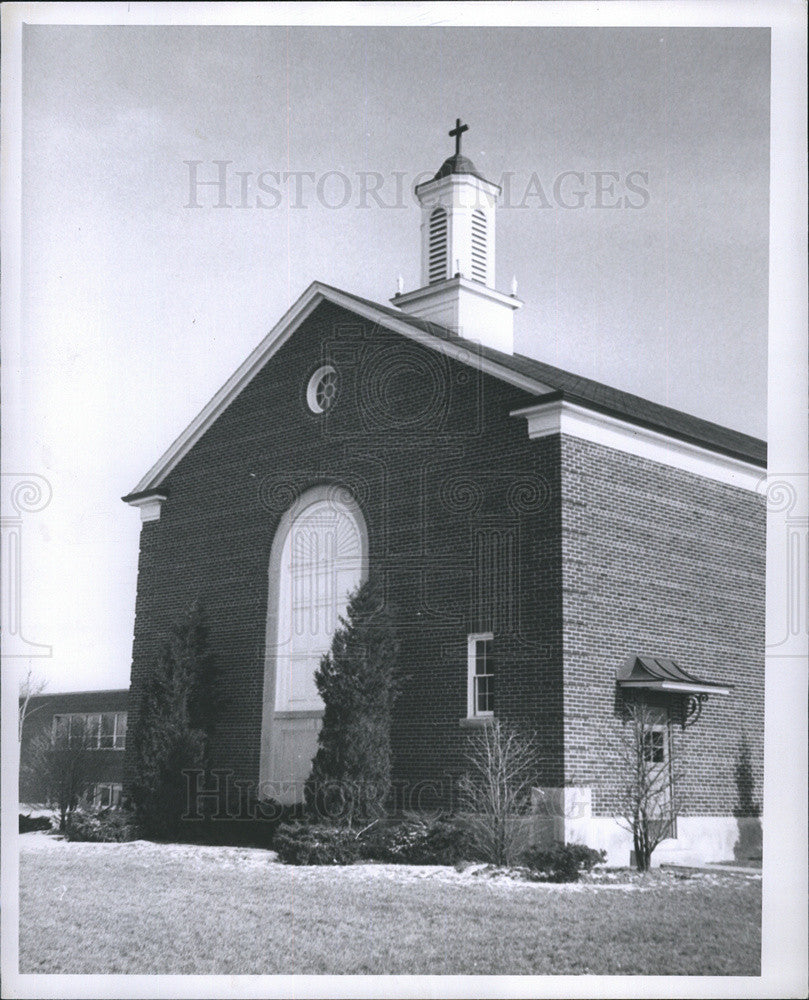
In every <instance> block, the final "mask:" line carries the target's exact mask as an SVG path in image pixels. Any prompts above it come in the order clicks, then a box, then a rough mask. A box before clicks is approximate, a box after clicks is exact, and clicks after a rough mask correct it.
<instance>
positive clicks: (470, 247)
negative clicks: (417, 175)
mask: <svg viewBox="0 0 809 1000" xmlns="http://www.w3.org/2000/svg"><path fill="white" fill-rule="evenodd" d="M468 128H469V126H468V125H462V124H461V120H460V119H456V122H455V128H454V129H451V130H450V133H449V134H450V136H451V137H453V138H454V139H455V153H454V155H453V156H450V157H448V158H447V159H446V160H444V162H443V163H442V164H441V167H440V169H439V170H438V172H437V173H436V174H435V176H434V177H433V178H432V180H429V181H426V182H424V183H423V184H419V185H418V186H417V187H416V197H417V198H418V200H419V204H420V205H421V287H420V288H417V289H416V290H415V291H412V292H404V293H399V294H397V295H396V296H394V298H393V299H391V302H392V303H393V304H394V305H395V306H397V307H398V308H399V309H401V310H402V311H403V312H406V313H408V314H409V315H411V316H418V317H420V318H422V319H426V320H430V321H432V322H434V323H440V324H441V325H442V326H446V327H448V328H449V329H451V330H452V331H453V332H454V333H457V334H458V335H459V336H461V337H466V338H467V339H468V340H471V341H475V342H477V343H480V344H485V345H486V346H488V347H493V348H496V349H497V350H499V351H504V352H505V353H506V354H512V353H513V352H514V312H515V310H517V309H519V308H520V306H521V305H522V302H520V300H519V299H518V298H517V297H516V296H515V295H505V294H504V293H503V292H498V291H497V290H496V289H495V287H494V283H495V268H494V264H495V254H494V248H495V241H494V236H495V209H496V206H497V198H498V196H499V195H500V187H499V186H498V185H497V184H493V183H492V182H491V181H487V180H486V178H485V177H483V175H482V174H481V173H479V172H478V170H477V168H476V167H475V165H474V163H473V162H472V161H471V160H470V159H469V158H468V157H466V156H464V155H463V154H462V153H461V137H462V135H463V133H464V132H466V131H468Z"/></svg>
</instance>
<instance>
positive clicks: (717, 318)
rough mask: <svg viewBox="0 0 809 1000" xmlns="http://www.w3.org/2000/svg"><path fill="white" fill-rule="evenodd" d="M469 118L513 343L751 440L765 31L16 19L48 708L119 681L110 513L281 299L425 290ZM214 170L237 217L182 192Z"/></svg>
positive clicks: (762, 362)
mask: <svg viewBox="0 0 809 1000" xmlns="http://www.w3.org/2000/svg"><path fill="white" fill-rule="evenodd" d="M456 116H461V117H462V118H463V119H464V121H466V122H467V123H468V124H469V127H470V128H469V131H468V132H467V133H466V135H465V136H464V153H466V154H467V155H468V156H470V157H471V158H472V160H473V161H474V162H475V164H476V165H477V167H478V170H479V171H480V172H481V173H483V174H484V175H485V176H486V177H488V178H490V179H492V180H494V181H500V182H501V183H502V181H501V178H503V176H504V175H506V183H507V188H508V190H507V192H506V193H507V196H508V201H509V203H508V204H507V205H504V206H503V207H502V208H501V209H500V211H499V214H498V220H497V272H498V274H497V285H498V287H499V288H500V289H501V290H504V291H508V290H509V288H510V283H511V278H512V275H516V277H517V279H518V282H519V295H520V297H521V298H522V299H524V300H525V306H524V308H523V309H522V310H521V312H520V313H518V314H517V318H516V344H515V346H516V350H518V351H520V352H522V353H524V354H528V355H532V356H534V357H537V358H540V359H542V360H545V361H549V362H551V363H553V364H556V365H558V366H560V367H563V368H566V369H569V370H570V371H574V372H578V373H581V374H583V375H586V376H589V377H591V378H596V379H598V380H600V381H603V382H606V383H609V384H611V385H614V386H617V387H619V388H621V389H625V390H628V391H631V392H635V393H638V394H640V395H642V396H645V397H647V398H649V399H653V400H656V401H658V402H661V403H666V404H668V405H671V406H675V407H677V408H679V409H682V410H685V411H687V412H690V413H693V414H696V415H698V416H701V417H705V418H707V419H709V420H714V421H716V422H718V423H722V424H726V425H727V426H730V427H734V428H736V429H738V430H741V431H745V432H747V433H750V434H754V435H757V436H764V433H765V426H766V386H767V375H766V361H767V353H766V349H767V259H768V257H767V254H768V250H767V230H768V164H769V137H768V122H769V34H768V32H767V31H766V30H764V29H719V30H717V29H668V30H666V29H559V28H555V29H530V28H524V27H523V28H514V29H498V30H492V29H429V30H428V29H423V30H420V29H401V28H389V29H367V28H365V29H363V28H354V29H348V28H345V29H340V28H323V29H320V28H317V29H309V28H294V27H293V28H289V29H286V28H235V27H234V28H222V27H209V28H198V27H194V28H186V27H152V28H131V27H128V28H124V27H50V26H33V27H27V28H26V29H25V33H24V39H23V177H24V183H23V229H22V232H23V317H22V333H23V359H22V360H23V379H22V389H23V397H22V399H21V403H22V405H23V407H24V412H25V413H26V428H25V432H24V433H25V435H26V440H25V441H24V442H23V444H24V447H25V449H26V454H28V455H30V456H31V470H30V471H33V472H37V473H39V474H40V475H44V476H45V477H47V479H48V480H49V482H50V484H51V486H52V489H53V499H52V501H51V503H50V505H49V506H48V508H47V509H46V510H44V511H42V512H41V513H39V514H37V515H36V517H33V516H32V517H31V518H30V519H29V522H26V525H25V528H26V531H27V534H26V536H25V539H24V544H25V550H26V562H25V567H24V570H25V574H24V578H23V586H24V593H25V595H26V596H25V603H24V606H23V619H24V621H23V627H24V631H25V634H26V637H27V638H28V639H29V640H30V641H38V642H43V643H49V644H51V645H52V646H53V657H52V659H50V660H41V661H39V662H38V663H37V668H38V669H40V672H41V673H43V674H46V675H47V676H48V678H49V689H50V690H53V691H55V690H68V689H82V688H93V687H116V686H127V685H128V680H129V666H130V656H131V637H132V627H133V616H134V602H135V587H136V570H137V554H138V533H139V528H140V522H139V515H138V512H137V511H136V510H133V509H131V508H129V507H127V506H125V505H124V504H122V503H121V502H120V500H119V497H120V496H121V495H122V494H124V493H126V492H128V491H129V490H130V489H131V488H132V487H133V486H134V484H135V483H136V482H137V481H138V480H139V479H140V478H141V476H142V475H143V473H144V472H145V471H146V470H147V469H148V468H149V467H150V466H151V465H152V464H153V463H154V462H155V460H156V459H157V458H158V457H159V456H160V454H161V453H162V452H163V451H164V449H165V448H166V447H167V446H168V445H169V444H170V443H171V441H172V440H173V439H174V438H175V437H176V436H177V435H178V434H179V433H180V432H181V431H182V430H183V428H184V427H185V426H186V424H187V423H189V422H190V421H191V419H192V418H193V417H194V416H195V415H196V413H197V412H198V411H199V410H200V409H201V408H202V406H203V405H204V404H205V403H206V402H207V401H208V399H209V398H210V397H211V396H212V395H213V394H214V392H215V391H216V390H217V389H218V388H219V387H220V386H221V384H222V383H223V382H224V381H225V380H226V378H227V377H228V376H229V375H230V374H231V373H232V371H233V370H234V369H235V368H236V367H237V366H238V365H239V364H240V362H241V361H242V360H243V359H244V357H245V356H246V355H247V354H248V353H249V352H250V350H252V348H253V347H254V346H255V345H256V344H257V343H258V341H259V340H260V339H261V338H262V336H263V335H264V334H265V333H266V332H267V331H268V330H269V329H270V328H271V327H272V326H273V325H274V324H275V322H276V321H277V320H278V318H279V317H280V316H281V315H282V313H283V312H284V311H285V310H286V309H287V307H288V306H289V305H290V304H291V303H292V302H293V301H294V300H295V299H296V298H297V297H298V296H299V295H300V294H301V292H303V291H304V289H305V288H306V287H307V286H308V285H309V284H310V282H311V281H313V280H320V281H324V282H328V283H330V284H334V285H337V286H339V287H342V288H345V289H346V290H348V291H351V292H355V293H358V294H360V295H363V296H366V297H368V298H371V299H375V300H377V301H380V302H386V301H387V300H388V298H389V297H390V296H391V295H393V293H394V292H395V290H396V279H397V276H398V275H399V274H401V275H402V276H403V278H404V284H405V288H406V289H408V290H409V289H412V288H414V287H417V285H418V283H419V282H418V278H419V221H420V219H419V211H418V207H417V205H416V203H415V201H414V200H413V198H412V187H413V183H414V182H415V181H416V180H418V179H423V178H419V175H420V174H422V173H423V172H430V173H432V172H434V171H435V170H437V168H438V167H439V165H440V164H441V162H442V160H443V159H444V158H445V157H446V156H447V155H449V154H450V153H451V151H452V140H450V139H449V137H448V136H447V131H448V130H449V128H450V127H451V126H452V125H453V124H454V120H455V118H456ZM187 161H196V162H197V163H198V166H196V167H195V168H192V167H189V164H188V162H187ZM215 161H226V163H227V166H226V167H222V168H221V169H222V170H224V171H225V174H224V176H225V181H226V184H225V191H224V198H223V200H224V202H226V204H227V205H228V206H230V207H218V203H219V201H220V192H219V189H218V188H216V187H214V186H211V185H208V186H199V187H197V188H193V186H192V185H191V175H190V171H191V170H192V169H196V171H197V174H196V176H197V179H198V180H214V179H216V178H217V177H218V176H219V174H218V171H219V170H220V167H218V166H217V165H216V162H215ZM285 171H286V172H292V173H293V174H294V175H295V176H294V177H293V179H292V181H291V182H288V183H284V182H283V180H281V181H276V179H275V178H273V177H272V176H271V175H272V174H275V175H282V174H283V173H284V172H285ZM568 171H574V172H576V173H577V174H579V175H581V176H582V178H583V181H582V182H580V181H579V179H578V178H577V177H575V176H572V175H569V174H568V175H566V172H568ZM267 172H269V173H267ZM329 172H333V173H329ZM363 172H365V173H366V174H373V175H374V177H373V179H367V180H366V181H365V184H366V187H368V186H371V187H373V186H376V185H378V186H379V192H378V198H379V200H381V201H382V202H383V204H382V205H380V204H378V203H377V200H376V199H375V198H374V196H373V195H368V194H366V195H363V190H362V184H363V181H362V178H361V175H362V173H363ZM262 173H264V174H265V176H264V179H263V184H264V185H265V188H269V189H270V190H269V191H266V190H265V192H262V191H261V190H260V189H259V187H258V177H259V175H261V174H262ZM308 173H311V174H313V175H314V177H313V178H310V177H309V176H308V175H307V174H308ZM376 175H379V177H378V178H376ZM599 175H601V180H600V181H599V179H598V178H599ZM296 178H297V180H296ZM599 183H600V184H601V191H600V193H599V189H598V185H599ZM298 185H299V188H298ZM631 185H634V188H633V187H632V186H631ZM273 190H274V191H275V192H277V193H276V194H273V193H272V192H273ZM400 191H401V192H403V193H402V194H401V196H400V194H399V192H400ZM577 192H580V193H577ZM257 196H258V197H259V198H261V200H262V201H263V203H264V205H265V206H267V207H263V208H262V207H259V206H258V205H257ZM343 202H345V204H342V203H343ZM599 202H600V204H601V205H604V206H607V205H613V204H618V205H619V207H617V208H608V207H598V204H599ZM577 203H581V207H572V208H570V207H565V205H576V204H577ZM195 206H198V207H195ZM338 206H339V207H338ZM633 206H640V207H633ZM26 581H27V583H28V584H30V586H28V585H27V584H26Z"/></svg>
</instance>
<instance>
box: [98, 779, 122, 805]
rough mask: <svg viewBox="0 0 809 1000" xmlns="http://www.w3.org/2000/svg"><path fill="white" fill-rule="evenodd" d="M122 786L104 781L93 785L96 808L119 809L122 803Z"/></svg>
mask: <svg viewBox="0 0 809 1000" xmlns="http://www.w3.org/2000/svg"><path fill="white" fill-rule="evenodd" d="M121 791H122V786H121V785H119V784H116V783H114V782H112V783H106V782H105V783H103V784H99V785H94V786H93V807H94V808H95V809H118V808H119V806H120V805H121Z"/></svg>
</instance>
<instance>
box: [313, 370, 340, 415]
mask: <svg viewBox="0 0 809 1000" xmlns="http://www.w3.org/2000/svg"><path fill="white" fill-rule="evenodd" d="M336 398H337V372H336V371H335V370H334V369H333V368H332V366H331V365H323V367H322V368H318V370H317V371H316V372H315V373H314V375H312V377H311V378H310V379H309V385H308V387H307V389H306V402H307V403H308V404H309V409H310V410H311V411H312V413H325V412H326V410H328V409H329V407H330V406H331V405H332V404H333V403H334V401H335V399H336Z"/></svg>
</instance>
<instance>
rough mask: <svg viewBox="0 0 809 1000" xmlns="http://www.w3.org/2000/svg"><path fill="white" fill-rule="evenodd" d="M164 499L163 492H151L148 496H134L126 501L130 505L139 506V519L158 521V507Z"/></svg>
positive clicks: (159, 507)
mask: <svg viewBox="0 0 809 1000" xmlns="http://www.w3.org/2000/svg"><path fill="white" fill-rule="evenodd" d="M165 499H166V495H165V493H152V494H150V495H149V496H145V497H135V498H134V499H133V500H127V503H128V504H129V505H130V506H131V507H139V508H140V519H141V521H142V522H145V521H159V520H160V509H161V507H162V506H163V501H164V500H165Z"/></svg>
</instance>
